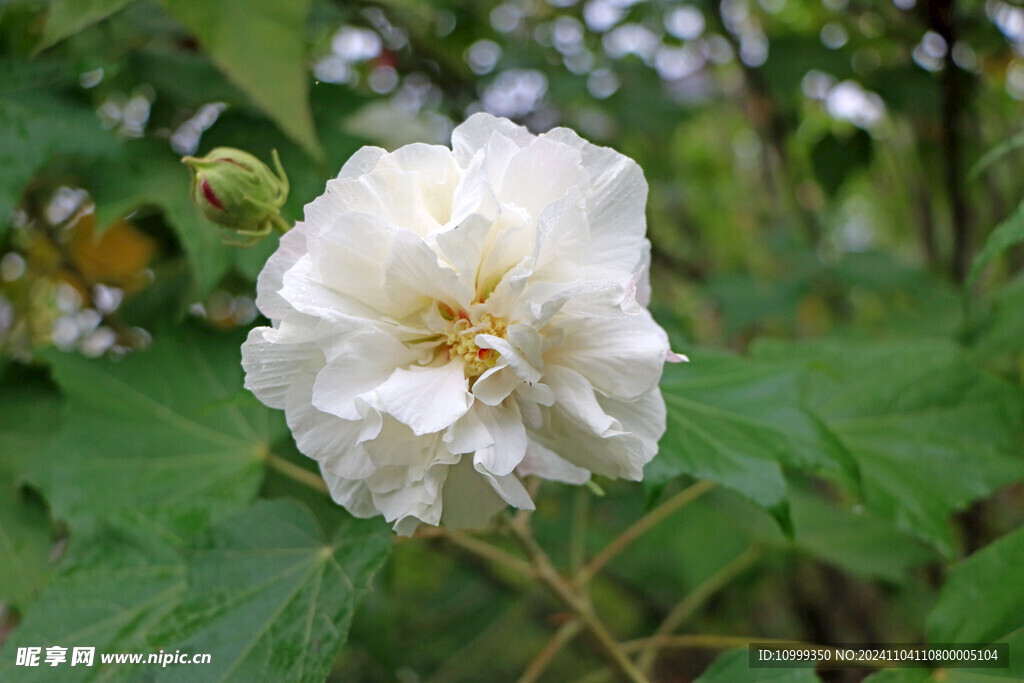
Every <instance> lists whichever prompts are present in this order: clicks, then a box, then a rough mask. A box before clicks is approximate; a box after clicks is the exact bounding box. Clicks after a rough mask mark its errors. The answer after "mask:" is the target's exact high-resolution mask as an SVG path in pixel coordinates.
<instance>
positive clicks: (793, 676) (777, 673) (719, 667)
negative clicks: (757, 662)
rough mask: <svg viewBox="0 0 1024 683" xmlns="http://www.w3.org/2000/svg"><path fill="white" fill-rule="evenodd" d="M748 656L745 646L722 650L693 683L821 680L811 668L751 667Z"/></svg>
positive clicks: (804, 681) (806, 681) (813, 681)
mask: <svg viewBox="0 0 1024 683" xmlns="http://www.w3.org/2000/svg"><path fill="white" fill-rule="evenodd" d="M749 657H750V655H749V653H748V648H745V647H744V648H739V649H736V650H729V651H728V652H723V653H722V654H721V655H719V657H718V659H716V660H715V661H714V663H713V664H712V665H711V666H709V667H708V668H707V669H706V670H705V671H704V673H702V674H701V675H700V678H698V679H697V680H696V681H695V682H694V683H768V682H769V681H770V682H771V683H816V682H817V681H820V680H821V679H820V678H818V674H816V673H815V672H814V669H813V668H804V669H752V668H750V659H749Z"/></svg>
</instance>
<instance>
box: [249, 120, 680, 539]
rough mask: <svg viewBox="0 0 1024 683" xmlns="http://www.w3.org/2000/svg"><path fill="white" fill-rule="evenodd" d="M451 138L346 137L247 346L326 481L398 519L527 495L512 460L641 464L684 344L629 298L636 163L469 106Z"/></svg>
mask: <svg viewBox="0 0 1024 683" xmlns="http://www.w3.org/2000/svg"><path fill="white" fill-rule="evenodd" d="M452 145H453V149H448V148H447V147H440V146H432V145H425V144H413V145H408V146H406V147H402V148H400V149H398V150H396V151H395V152H392V153H388V152H386V151H385V150H383V149H378V148H374V147H365V148H363V149H361V150H360V151H359V152H357V153H356V154H355V155H354V156H353V157H352V158H351V159H350V160H349V161H348V163H346V164H345V166H344V168H342V170H341V173H340V174H339V175H338V177H337V178H336V179H334V180H331V181H330V182H328V184H327V189H326V191H325V192H324V194H323V195H321V196H320V197H319V198H317V199H316V200H315V201H313V202H312V203H311V204H309V205H307V206H306V211H305V221H304V222H301V223H299V224H297V225H296V226H295V227H294V228H293V229H292V230H291V231H289V232H288V233H287V234H286V235H284V237H282V239H281V244H280V247H279V248H278V250H277V252H276V253H275V254H274V255H273V256H272V257H271V258H270V259H269V261H268V262H267V265H266V267H265V268H264V270H263V272H262V274H261V275H260V278H259V285H258V298H257V304H258V306H259V308H260V310H261V311H262V312H263V313H264V314H265V315H266V316H267V317H269V318H270V319H271V320H272V322H273V327H259V328H256V329H254V330H253V331H252V332H251V333H250V335H249V338H248V340H247V341H246V342H245V344H244V346H243V347H242V363H243V365H244V367H245V371H246V387H248V388H249V389H250V390H251V391H253V392H254V393H255V394H256V396H258V397H259V398H260V400H261V401H263V402H264V403H266V404H267V405H268V406H271V407H274V408H282V409H284V411H285V415H286V417H287V420H288V425H289V427H290V428H291V430H292V432H293V434H294V435H295V439H296V442H297V443H298V447H299V450H301V451H302V452H303V453H305V454H306V455H307V456H309V457H311V458H314V459H316V460H317V461H318V463H319V465H320V470H321V472H322V473H323V476H324V479H325V480H326V482H327V484H328V486H329V488H330V491H331V494H332V496H333V497H334V499H335V500H336V501H337V502H338V503H340V504H342V505H344V506H345V507H346V508H348V510H349V511H350V512H352V513H353V514H355V515H358V516H361V517H367V516H372V515H376V514H383V515H384V517H385V518H386V519H387V520H388V521H389V522H392V523H394V526H395V530H396V531H398V532H399V533H401V534H411V533H412V532H413V531H415V529H416V527H417V526H418V525H419V524H420V523H421V522H425V523H428V524H433V525H437V524H443V525H446V526H448V527H452V528H461V527H467V526H480V525H483V524H486V523H487V522H488V520H489V519H490V518H491V517H492V516H493V514H494V513H495V512H496V511H498V510H500V509H501V508H503V507H505V506H506V505H513V506H515V507H517V508H521V509H532V508H533V502H532V501H531V499H530V496H529V494H528V493H527V491H526V489H525V488H524V486H523V484H522V482H521V478H522V477H524V476H526V475H537V476H539V477H543V478H546V479H554V480H558V481H564V482H569V483H577V484H578V483H583V482H585V481H587V480H588V479H589V477H590V474H591V473H597V474H601V475H604V476H607V477H624V478H627V479H634V480H638V479H640V478H641V477H642V475H643V466H644V464H645V463H647V462H648V461H649V460H650V459H651V458H652V457H653V456H654V454H655V453H656V452H657V449H658V439H659V438H660V437H661V435H662V434H663V432H664V431H665V404H664V401H663V400H662V397H661V394H660V392H659V390H658V381H659V379H660V378H661V374H662V369H663V365H664V363H665V361H666V360H682V357H681V356H676V355H675V354H672V353H671V352H670V351H669V347H668V340H667V337H666V335H665V333H664V331H663V330H662V329H661V328H660V327H659V326H658V325H657V323H655V322H654V320H653V319H652V318H651V316H650V314H649V313H648V312H647V311H646V309H644V308H643V305H644V304H646V301H647V298H648V294H649V285H648V280H647V267H648V264H649V260H650V244H649V242H648V241H647V239H646V238H645V237H644V232H645V219H644V205H645V203H646V198H647V183H646V182H645V181H644V178H643V173H642V172H641V170H640V168H639V166H637V164H636V163H634V162H633V161H632V160H630V159H628V158H626V157H624V156H622V155H621V154H619V153H617V152H615V151H614V150H611V149H607V148H602V147H596V146H594V145H591V144H590V143H588V142H586V141H584V140H582V139H581V138H580V137H578V136H577V135H576V134H575V133H573V132H572V131H570V130H567V129H564V128H558V129H555V130H552V131H550V132H549V133H546V134H544V135H540V136H535V135H532V134H531V133H529V132H528V131H527V130H526V129H525V128H521V127H519V126H516V125H515V124H513V123H511V122H510V121H508V120H506V119H500V118H495V117H493V116H490V115H486V114H477V115H475V116H473V117H472V118H470V119H469V120H468V121H466V122H465V123H464V124H462V125H461V126H459V127H458V128H456V129H455V131H454V133H453V135H452Z"/></svg>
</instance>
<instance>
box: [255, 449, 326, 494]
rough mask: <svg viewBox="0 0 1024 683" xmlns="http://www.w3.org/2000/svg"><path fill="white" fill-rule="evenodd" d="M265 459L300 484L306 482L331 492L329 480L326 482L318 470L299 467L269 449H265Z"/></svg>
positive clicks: (318, 488) (271, 466)
mask: <svg viewBox="0 0 1024 683" xmlns="http://www.w3.org/2000/svg"><path fill="white" fill-rule="evenodd" d="M263 460H264V462H266V463H267V466H268V467H270V468H271V469H274V470H277V471H278V472H280V473H281V474H283V475H285V476H286V477H289V478H291V479H294V480H295V481H297V482H299V483H300V484H304V485H306V486H308V487H309V488H311V489H316V490H317V491H321V492H323V493H330V489H328V488H327V482H325V481H324V480H323V477H321V476H320V475H319V474H317V473H316V472H310V471H309V470H307V469H306V468H305V467H299V466H298V465H296V464H295V463H293V462H290V461H288V460H285V459H284V458H282V457H281V456H279V455H277V454H275V453H272V452H271V451H269V450H268V451H264V453H263Z"/></svg>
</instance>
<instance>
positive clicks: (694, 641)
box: [621, 634, 817, 652]
mask: <svg viewBox="0 0 1024 683" xmlns="http://www.w3.org/2000/svg"><path fill="white" fill-rule="evenodd" d="M751 643H771V644H790V643H792V644H793V645H807V646H808V647H817V646H811V645H809V644H807V643H797V641H793V640H782V639H779V638H751V637H749V636H716V635H709V634H695V635H685V636H671V635H668V636H650V637H649V638H638V639H636V640H630V641H628V642H625V643H622V645H621V647H622V650H623V651H625V652H637V651H643V650H646V649H648V648H652V647H653V648H656V649H659V650H662V649H665V648H705V649H709V650H728V649H731V648H734V647H743V646H744V645H750V644H751Z"/></svg>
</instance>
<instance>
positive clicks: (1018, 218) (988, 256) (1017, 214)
mask: <svg viewBox="0 0 1024 683" xmlns="http://www.w3.org/2000/svg"><path fill="white" fill-rule="evenodd" d="M1021 242H1024V202H1021V203H1020V204H1018V205H1017V209H1016V210H1015V211H1014V212H1013V213H1012V214H1011V215H1010V216H1009V217H1008V218H1007V219H1006V220H1004V221H1003V222H1002V223H1000V224H999V225H997V226H996V228H995V230H993V231H992V234H991V235H989V236H988V241H987V242H985V246H984V248H983V249H982V250H981V252H980V253H979V254H978V255H977V256H975V257H974V263H972V264H971V272H970V274H969V275H968V278H967V280H968V282H973V281H974V279H975V278H977V277H978V274H979V273H980V272H981V269H982V268H983V267H984V266H985V264H986V263H988V262H989V261H991V260H992V259H994V258H995V257H996V256H998V255H999V254H1001V253H1002V252H1004V251H1006V250H1007V249H1009V248H1010V247H1012V246H1014V245H1015V244H1019V243H1021Z"/></svg>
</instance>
